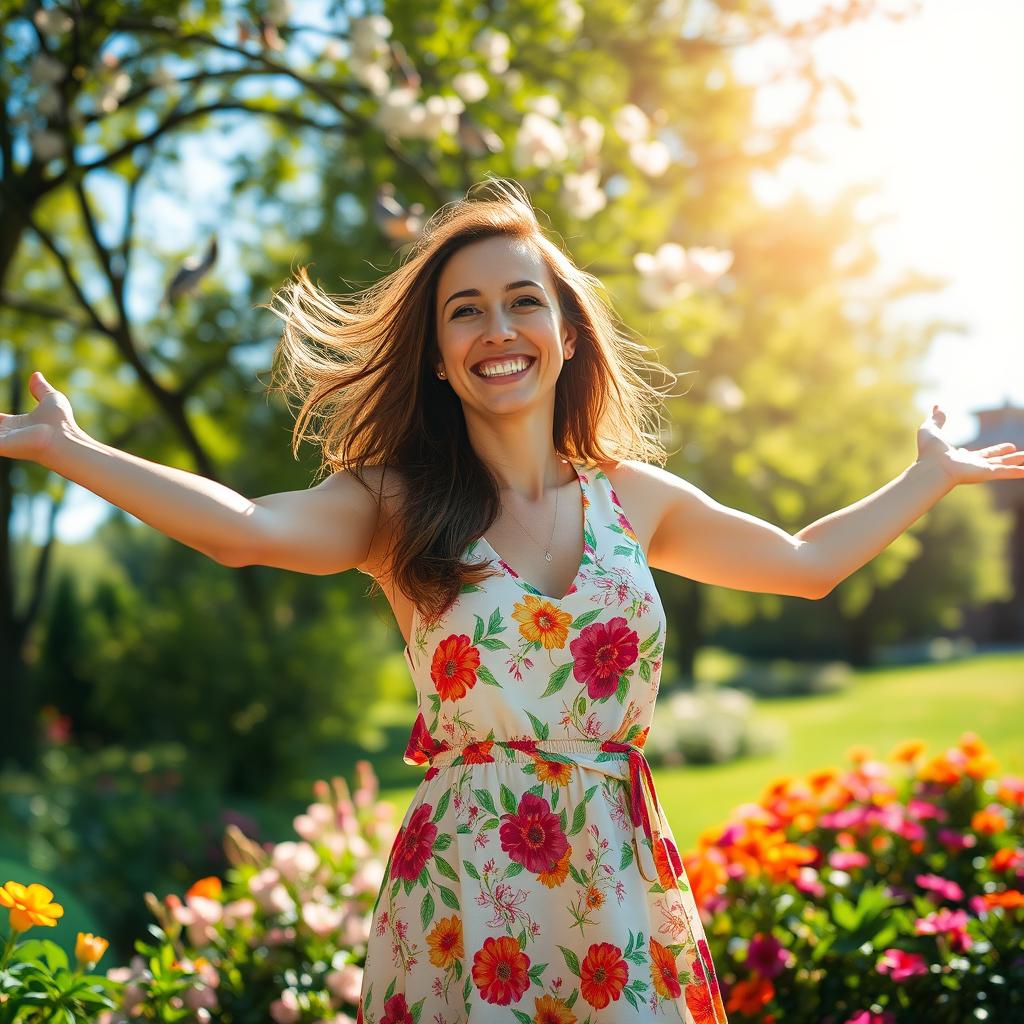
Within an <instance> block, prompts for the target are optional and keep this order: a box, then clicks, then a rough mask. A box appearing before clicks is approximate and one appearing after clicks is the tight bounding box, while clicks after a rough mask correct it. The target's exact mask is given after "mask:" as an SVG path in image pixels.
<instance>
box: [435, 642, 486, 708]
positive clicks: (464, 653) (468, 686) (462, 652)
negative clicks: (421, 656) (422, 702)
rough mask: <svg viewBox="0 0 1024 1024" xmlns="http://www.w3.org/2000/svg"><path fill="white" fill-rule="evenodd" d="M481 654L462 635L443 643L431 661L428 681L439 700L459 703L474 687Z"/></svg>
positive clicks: (439, 645)
mask: <svg viewBox="0 0 1024 1024" xmlns="http://www.w3.org/2000/svg"><path fill="white" fill-rule="evenodd" d="M479 667H480V652H479V651H478V650H477V649H476V648H475V647H474V646H473V645H472V643H470V640H469V637H468V636H466V634H465V633H459V634H458V635H456V634H452V635H451V636H450V637H448V638H447V639H446V640H442V641H441V642H440V643H439V644H438V645H437V647H436V649H435V650H434V657H433V658H432V659H431V661H430V678H431V679H432V680H433V681H434V688H435V689H436V690H437V692H438V693H439V694H440V696H441V700H458V699H459V698H460V697H465V696H466V694H467V693H468V692H469V691H470V690H472V689H473V687H474V686H476V670H477V669H478V668H479Z"/></svg>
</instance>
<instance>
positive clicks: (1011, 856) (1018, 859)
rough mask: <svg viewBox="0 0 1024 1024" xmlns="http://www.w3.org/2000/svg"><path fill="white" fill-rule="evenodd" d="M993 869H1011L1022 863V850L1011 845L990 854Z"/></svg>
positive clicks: (1023, 854) (1023, 857)
mask: <svg viewBox="0 0 1024 1024" xmlns="http://www.w3.org/2000/svg"><path fill="white" fill-rule="evenodd" d="M990 863H991V865H992V870H993V871H1012V870H1013V869H1014V868H1016V867H1017V865H1018V864H1021V863H1024V850H1021V849H1015V848H1014V847H1012V846H1006V847H1003V849H1001V850H996V852H995V853H993V854H992V860H991V862H990Z"/></svg>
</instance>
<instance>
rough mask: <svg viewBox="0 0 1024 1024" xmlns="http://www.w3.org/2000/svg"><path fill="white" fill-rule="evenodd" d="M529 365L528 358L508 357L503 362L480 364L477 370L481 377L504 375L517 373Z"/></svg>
mask: <svg viewBox="0 0 1024 1024" xmlns="http://www.w3.org/2000/svg"><path fill="white" fill-rule="evenodd" d="M529 365H530V360H529V359H525V358H523V359H510V360H508V361H507V362H504V363H490V364H489V365H487V366H482V367H480V368H479V369H478V370H477V372H478V373H479V374H480V375H481V376H483V377H504V376H507V375H508V374H510V373H519V371H520V370H525V369H526V368H527V367H528V366H529Z"/></svg>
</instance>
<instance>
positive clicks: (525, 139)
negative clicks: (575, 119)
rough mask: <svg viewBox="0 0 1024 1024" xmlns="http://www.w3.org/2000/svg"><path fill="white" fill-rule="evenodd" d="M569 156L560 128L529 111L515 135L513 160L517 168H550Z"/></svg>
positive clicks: (545, 118) (540, 115)
mask: <svg viewBox="0 0 1024 1024" xmlns="http://www.w3.org/2000/svg"><path fill="white" fill-rule="evenodd" d="M568 155H569V146H568V143H567V142H566V138H565V134H564V133H563V131H562V129H561V127H560V126H559V125H557V124H555V122H554V121H552V120H551V119H550V118H547V117H545V116H544V115H543V114H538V113H536V112H535V111H530V112H529V113H527V114H526V116H525V117H524V118H523V120H522V122H521V124H520V125H519V131H518V132H517V133H516V144H515V151H514V154H513V160H514V162H515V163H516V164H517V166H519V167H524V168H529V167H551V166H552V165H553V164H558V163H561V162H562V161H563V160H565V159H566V157H567V156H568Z"/></svg>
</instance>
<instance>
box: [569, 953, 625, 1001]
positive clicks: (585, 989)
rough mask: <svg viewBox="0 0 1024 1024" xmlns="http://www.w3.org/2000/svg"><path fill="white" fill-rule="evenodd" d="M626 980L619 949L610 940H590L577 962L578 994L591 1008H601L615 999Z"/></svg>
mask: <svg viewBox="0 0 1024 1024" xmlns="http://www.w3.org/2000/svg"><path fill="white" fill-rule="evenodd" d="M628 980H629V964H627V963H626V961H625V960H623V958H622V950H621V949H619V947H618V946H616V945H614V944H613V943H611V942H594V943H591V946H590V949H588V950H587V955H586V956H585V957H584V958H583V963H581V964H580V995H581V996H583V998H584V999H586V1001H587V1002H588V1003H590V1005H591V1006H593V1007H594V1008H595V1009H598V1010H603V1009H604V1008H605V1007H606V1006H607V1005H608V1004H609V1003H610V1002H611V1001H612V1000H613V999H618V998H619V996H620V995H621V994H622V990H623V989H624V988H625V987H626V982H627V981H628Z"/></svg>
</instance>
